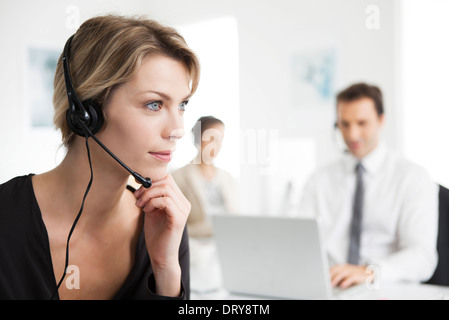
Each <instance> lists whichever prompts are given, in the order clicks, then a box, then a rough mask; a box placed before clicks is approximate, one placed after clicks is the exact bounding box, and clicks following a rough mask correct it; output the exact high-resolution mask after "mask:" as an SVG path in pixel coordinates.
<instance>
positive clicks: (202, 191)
mask: <svg viewBox="0 0 449 320" xmlns="http://www.w3.org/2000/svg"><path fill="white" fill-rule="evenodd" d="M224 131H225V125H224V123H223V122H222V121H221V120H220V119H217V118H215V117H213V116H204V117H201V118H199V119H198V120H197V121H196V123H195V125H194V126H193V128H192V134H193V138H194V144H195V146H196V148H197V149H198V153H197V155H196V157H195V158H194V159H193V160H192V161H191V162H190V163H189V164H187V165H186V166H184V167H182V168H180V169H178V170H176V171H174V172H173V173H172V175H173V178H174V179H175V181H176V183H177V184H178V186H179V188H180V189H181V191H182V192H183V194H184V195H185V196H186V197H187V199H189V201H190V204H191V205H192V209H191V212H190V215H189V218H188V220H187V228H188V231H189V236H190V237H193V238H200V237H210V236H212V235H213V231H212V225H211V221H210V216H211V215H213V214H227V213H235V212H236V211H237V207H238V200H237V197H238V192H237V184H236V181H235V179H234V178H233V177H232V175H231V174H230V173H229V172H227V171H225V170H223V169H221V168H218V167H217V166H215V164H214V161H215V159H216V158H217V156H218V154H219V153H220V150H221V146H222V142H223V138H224Z"/></svg>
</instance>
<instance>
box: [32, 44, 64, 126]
mask: <svg viewBox="0 0 449 320" xmlns="http://www.w3.org/2000/svg"><path fill="white" fill-rule="evenodd" d="M60 54H61V52H60V50H57V49H54V48H50V47H48V46H37V45H32V46H28V47H27V55H26V59H27V61H26V77H25V82H26V100H27V103H26V104H27V108H28V110H27V113H28V114H29V118H30V127H31V128H50V127H53V113H54V111H53V102H52V101H53V81H54V77H55V71H56V64H57V61H58V59H59V56H60Z"/></svg>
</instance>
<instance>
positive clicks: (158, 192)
mask: <svg viewBox="0 0 449 320" xmlns="http://www.w3.org/2000/svg"><path fill="white" fill-rule="evenodd" d="M134 195H135V197H136V198H137V202H136V206H138V207H139V208H142V210H143V211H144V213H145V223H144V232H145V242H146V245H147V250H148V254H149V256H150V260H151V265H152V267H153V271H154V278H155V281H156V293H157V294H159V295H164V296H179V294H180V290H181V267H180V266H179V246H180V244H181V239H182V234H183V232H184V228H185V225H186V222H187V217H188V216H189V213H190V208H191V206H190V202H189V201H188V200H187V199H186V197H185V196H184V195H183V194H182V192H181V190H179V188H178V186H177V185H176V183H175V181H174V179H173V178H172V176H171V175H167V176H166V177H165V178H163V179H162V180H159V181H156V182H154V183H153V185H152V186H151V188H149V189H145V188H144V187H140V188H139V189H138V190H137V191H136V192H135V193H134Z"/></svg>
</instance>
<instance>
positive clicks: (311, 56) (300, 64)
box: [290, 48, 336, 108]
mask: <svg viewBox="0 0 449 320" xmlns="http://www.w3.org/2000/svg"><path fill="white" fill-rule="evenodd" d="M335 68H336V50H335V49H332V48H329V49H317V50H310V51H304V52H296V53H294V54H292V56H291V69H290V70H291V104H292V106H294V107H308V108H309V107H312V108H315V107H320V106H327V105H328V104H329V103H330V102H331V99H332V98H333V94H334V82H335V81H334V75H335Z"/></svg>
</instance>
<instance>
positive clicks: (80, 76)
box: [53, 15, 200, 147]
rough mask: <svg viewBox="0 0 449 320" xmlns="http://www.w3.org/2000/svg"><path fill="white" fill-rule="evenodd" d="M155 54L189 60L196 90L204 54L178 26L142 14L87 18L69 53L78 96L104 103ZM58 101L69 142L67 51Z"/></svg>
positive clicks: (59, 124)
mask: <svg viewBox="0 0 449 320" xmlns="http://www.w3.org/2000/svg"><path fill="white" fill-rule="evenodd" d="M149 54H162V55H165V56H168V57H170V58H173V59H175V60H177V61H180V62H182V63H184V65H185V66H186V68H187V70H188V72H189V75H190V79H191V94H193V93H194V92H195V91H196V89H197V87H198V82H199V75H200V65H199V61H198V58H197V56H196V55H195V53H194V52H193V51H192V50H191V49H190V48H189V47H188V46H187V43H186V41H185V40H184V38H183V37H182V36H181V35H180V34H179V33H178V32H177V31H176V30H175V29H174V28H171V27H168V26H164V25H162V24H160V23H158V22H156V21H153V20H149V19H145V18H142V17H129V18H128V17H123V16H114V15H107V16H99V17H94V18H91V19H89V20H87V21H85V22H84V23H83V24H82V25H81V26H80V28H79V29H78V30H77V32H76V33H75V36H74V38H73V40H72V43H71V48H70V54H69V56H70V59H69V63H70V72H71V77H72V81H73V86H74V88H75V90H76V93H77V96H78V97H79V98H80V100H81V101H83V100H87V99H92V100H94V101H95V102H97V103H98V104H100V105H101V106H102V105H104V103H105V102H107V99H108V97H109V94H110V92H111V90H112V89H113V88H115V87H116V86H118V85H120V84H122V83H125V82H127V81H129V80H130V79H131V77H132V76H133V75H134V73H135V72H136V71H137V69H138V68H139V66H140V65H141V63H142V60H143V59H144V57H146V56H147V55H149ZM53 105H54V108H55V114H54V117H53V122H54V124H55V126H56V128H57V129H60V130H61V133H62V141H63V144H64V145H65V146H66V147H68V146H69V145H70V143H71V141H72V140H73V136H74V134H73V133H72V132H71V130H70V129H69V127H68V126H67V122H66V112H67V109H68V107H69V105H68V99H67V93H66V87H65V82H64V74H63V67H62V55H61V57H60V58H59V60H58V64H57V67H56V74H55V79H54V94H53Z"/></svg>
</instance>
